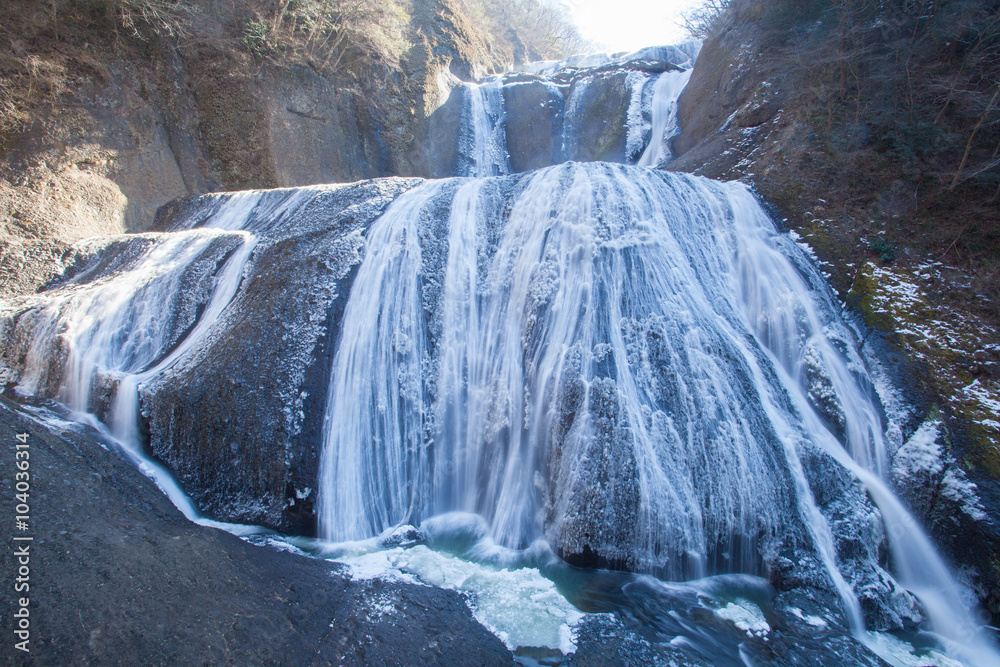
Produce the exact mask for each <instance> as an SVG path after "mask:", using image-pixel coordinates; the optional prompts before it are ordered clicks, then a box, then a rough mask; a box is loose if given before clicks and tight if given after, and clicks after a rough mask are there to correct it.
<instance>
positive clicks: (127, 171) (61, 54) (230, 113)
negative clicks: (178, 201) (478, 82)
mask: <svg viewBox="0 0 1000 667" xmlns="http://www.w3.org/2000/svg"><path fill="white" fill-rule="evenodd" d="M494 5H495V7H494ZM508 5H510V7H508ZM515 5H516V7H515ZM491 7H492V8H493V9H492V10H491V11H493V14H491V13H490V11H488V10H490V8H491ZM511 7H514V8H515V9H516V8H517V7H526V8H531V7H534V9H533V10H532V11H534V12H535V13H536V14H537V15H538V16H540V17H542V18H543V19H545V20H544V21H542V20H540V21H539V22H538V23H537V24H535V25H529V24H528V21H527V15H521V14H517V13H516V12H514V11H513V10H512V9H511ZM546 7H547V5H545V3H541V4H539V3H492V4H491V3H482V2H478V1H477V0H412V1H410V0H396V1H394V2H389V3H378V2H374V1H373V0H362V1H361V2H357V3H347V2H342V1H341V2H337V1H335V2H325V3H320V2H299V3H291V4H290V3H289V2H287V1H285V2H279V3H269V2H263V1H261V0H242V1H240V2H235V3H234V2H224V1H222V0H200V1H198V2H175V1H172V0H166V1H163V2H159V1H157V0H83V1H75V2H69V1H67V0H55V1H54V2H41V1H39V0H13V1H12V2H8V3H4V4H3V7H0V110H2V112H3V113H2V116H0V296H3V295H10V294H13V293H17V292H23V291H30V290H33V289H35V288H36V287H37V286H39V285H41V284H43V283H44V282H45V281H47V280H48V279H49V278H51V277H52V276H53V275H55V274H56V273H58V272H59V270H60V269H61V267H62V266H63V261H62V258H63V254H64V253H65V252H66V250H67V247H68V246H67V244H69V243H71V242H73V241H75V240H78V239H80V238H85V237H88V236H93V235H98V234H115V233H121V232H123V231H129V232H134V231H143V230H146V229H148V228H149V226H150V225H151V224H152V222H153V217H154V214H155V212H156V210H157V208H158V207H159V206H161V205H163V204H164V203H166V202H167V201H170V200H172V199H174V198H177V197H179V196H183V195H187V194H195V193H204V192H211V191H216V190H236V189H247V188H267V187H278V186H293V185H309V184H314V183H331V182H347V181H355V180H358V179H362V178H369V177H377V176H389V175H404V176H406V175H421V176H433V175H435V173H434V168H433V165H432V164H431V162H432V161H433V158H434V150H435V146H434V143H435V130H436V128H438V127H440V126H441V125H442V123H445V124H446V123H447V122H448V120H449V119H447V118H445V119H442V118H436V117H435V112H437V111H439V109H440V107H441V106H442V104H443V103H444V102H445V101H446V100H447V99H448V96H449V93H450V92H451V90H452V88H454V87H455V85H457V84H458V83H459V82H460V81H462V80H464V81H470V80H475V79H477V78H479V77H481V76H483V75H485V74H488V73H490V72H496V71H503V70H504V69H505V68H508V67H510V66H512V64H513V63H514V62H515V61H516V60H523V59H525V58H538V57H541V56H545V55H560V54H561V53H562V51H561V50H560V49H562V48H566V45H569V44H573V43H575V42H574V41H573V40H574V39H576V38H575V37H574V34H573V33H572V30H567V27H566V25H565V22H564V20H563V19H561V18H560V15H558V14H555V15H553V14H551V11H549V13H546V11H542V10H545V8H546ZM501 10H502V11H503V13H502V15H501V14H499V13H498V12H500V11H501ZM525 11H527V10H525ZM522 14H524V12H522ZM501 18H502V19H503V20H502V21H501ZM561 20H562V21H563V22H562V23H561V22H560V21H561ZM559 31H561V32H559ZM543 41H544V42H545V45H547V47H548V48H549V49H550V50H549V51H548V52H545V51H544V50H543V47H542V45H541V43H542V42H543ZM444 113H445V112H441V113H439V114H438V116H440V115H442V114H444ZM449 113H450V112H449ZM445 115H447V114H445ZM451 120H452V121H454V120H455V119H451Z"/></svg>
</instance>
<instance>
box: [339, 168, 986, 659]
mask: <svg viewBox="0 0 1000 667" xmlns="http://www.w3.org/2000/svg"><path fill="white" fill-rule="evenodd" d="M367 245H368V248H369V250H368V252H367V254H366V256H365V259H364V261H363V263H362V265H361V268H360V269H359V272H358V275H357V278H356V280H355V282H354V285H353V287H352V291H351V295H350V299H349V301H348V305H347V307H346V310H345V313H344V320H343V323H342V328H341V340H340V346H339V349H338V350H337V353H336V357H335V361H334V366H333V370H332V375H331V380H330V390H329V394H328V405H327V415H326V427H325V430H324V455H323V461H322V476H321V480H322V481H321V497H320V516H319V520H320V526H321V531H322V534H323V536H324V537H325V538H327V539H330V540H334V541H347V540H358V539H364V538H368V537H372V536H375V535H378V534H379V533H381V532H383V531H385V530H386V529H389V528H392V527H393V526H397V525H401V524H406V523H418V522H420V521H421V520H424V519H427V518H429V517H431V516H434V515H438V514H443V513H447V512H454V511H460V512H471V513H475V514H479V515H481V516H483V517H484V518H485V520H486V521H487V524H488V525H489V526H490V530H491V533H492V537H493V539H494V540H496V541H497V542H498V543H499V544H500V545H503V546H507V547H512V548H523V547H525V546H527V545H528V544H530V543H531V542H533V541H535V540H538V539H547V540H548V541H549V542H550V543H551V544H552V545H553V547H554V548H557V549H558V550H560V551H562V552H563V553H564V554H565V553H572V552H574V551H579V550H580V549H581V548H584V549H593V550H595V551H602V552H603V553H605V554H610V557H609V561H610V562H616V563H620V564H624V565H627V566H629V567H630V568H632V569H640V570H643V569H645V570H647V571H654V572H657V573H659V574H660V575H662V576H665V577H666V578H668V579H691V578H696V577H701V576H706V575H710V574H718V573H722V572H751V573H753V572H761V571H762V562H761V558H762V556H761V553H762V552H763V551H766V550H768V549H770V548H775V545H777V544H779V543H780V542H781V540H782V539H784V538H786V537H787V536H788V535H790V534H793V533H795V532H796V531H801V530H805V531H806V532H807V533H808V534H809V535H810V538H811V539H812V541H813V543H814V546H815V549H816V551H817V554H818V555H819V557H820V560H821V561H822V562H823V564H824V566H825V568H826V570H827V572H828V574H829V576H830V577H831V580H832V581H833V583H834V586H835V588H836V590H838V591H839V592H840V594H841V596H842V598H843V599H844V605H845V609H846V610H847V613H848V617H849V618H850V619H852V623H853V624H854V625H855V627H856V628H857V629H858V631H859V632H860V629H861V628H862V627H863V621H862V620H861V614H860V608H859V607H858V603H857V600H856V598H855V594H854V592H853V591H852V588H851V584H850V582H849V581H847V580H846V579H845V575H844V574H843V573H842V565H843V564H842V563H841V562H840V560H839V557H838V556H837V550H836V546H835V540H836V536H835V535H834V534H833V533H832V532H831V527H830V526H829V524H828V521H827V519H826V518H825V517H824V516H823V514H822V512H821V510H820V509H819V508H818V507H817V505H816V503H815V501H814V499H813V497H812V491H811V490H810V489H811V484H810V480H809V479H808V478H807V476H806V473H805V472H804V470H803V465H802V463H801V461H800V456H803V455H809V456H815V452H817V451H819V452H824V453H826V454H827V455H828V456H830V457H831V458H832V459H833V460H835V461H837V462H839V464H840V465H842V466H843V467H844V468H845V469H846V470H849V471H850V472H851V473H852V474H854V475H855V476H856V477H857V478H858V479H860V480H861V481H862V482H863V483H864V484H865V486H866V488H867V490H868V492H869V493H870V494H871V496H872V498H873V499H874V501H875V503H876V504H877V506H878V507H879V509H880V510H881V512H882V515H883V517H884V518H885V520H886V521H887V523H888V524H890V533H893V530H892V528H891V525H892V524H893V523H894V522H898V521H901V520H905V519H903V518H901V517H906V516H907V515H906V514H905V511H903V510H902V507H901V506H900V505H899V503H898V501H896V500H895V499H894V498H893V497H892V495H891V493H890V492H889V491H888V490H887V488H886V486H885V485H884V484H883V483H882V482H881V481H879V476H880V475H881V474H882V471H883V470H884V468H885V456H886V454H885V447H884V444H883V442H882V435H881V434H882V432H883V430H884V429H883V426H882V424H881V421H880V417H879V410H878V408H877V406H876V403H875V402H874V399H873V396H872V390H871V384H870V381H869V380H868V378H867V376H866V374H865V371H864V365H863V363H862V362H861V360H860V358H859V357H858V355H857V352H856V351H855V350H854V347H853V344H852V343H851V342H850V341H851V336H850V333H849V332H848V330H847V328H846V326H845V325H844V324H843V323H842V322H840V321H839V318H838V316H837V310H836V308H835V307H834V306H833V303H832V300H831V298H830V297H829V296H826V295H824V292H822V291H820V292H817V291H816V287H817V284H820V285H821V278H820V277H819V276H818V275H817V274H816V271H815V269H812V268H811V267H810V266H809V264H808V261H807V260H806V259H805V258H804V257H803V256H802V254H801V252H800V251H799V250H798V249H797V248H796V247H795V246H794V244H792V243H791V242H790V241H789V240H788V239H787V238H786V237H783V236H780V235H778V234H777V233H776V231H775V229H774V227H773V225H772V223H771V222H770V220H769V219H768V217H767V216H766V214H765V213H764V212H763V210H762V209H761V208H760V206H759V205H758V204H757V202H756V201H755V199H754V198H753V196H752V195H751V194H750V193H749V192H748V191H747V190H746V188H744V187H743V186H741V185H739V184H735V183H730V184H721V183H715V182H712V181H708V180H706V179H701V178H696V177H691V176H683V175H677V174H669V173H659V172H655V171H651V170H647V169H641V168H632V167H625V166H612V165H606V164H574V163H568V164H566V165H561V166H557V167H551V168H548V169H544V170H539V171H537V172H533V173H531V174H529V175H525V176H520V177H518V176H515V177H506V178H499V179H473V180H460V179H458V180H455V179H453V180H446V181H438V182H432V183H427V184H425V185H423V186H420V187H418V188H416V189H414V190H412V191H410V192H408V193H407V194H406V195H404V196H402V197H400V198H399V199H398V200H397V201H395V202H394V203H393V204H392V205H391V206H390V208H389V209H388V210H387V211H386V213H385V214H384V215H383V216H382V217H381V218H379V219H378V220H377V221H376V222H375V223H374V225H373V226H372V228H371V229H370V230H369V232H368V235H367ZM789 508H796V509H795V510H794V511H791V512H790V511H789ZM909 526H910V527H909V529H908V531H907V534H906V535H907V536H906V538H905V544H904V543H902V542H900V543H898V544H897V540H898V538H899V536H898V535H896V534H895V533H893V537H892V539H893V544H894V546H895V547H896V549H895V552H897V554H898V555H897V558H898V560H897V566H898V570H899V576H900V580H901V581H902V582H903V583H904V584H906V585H912V586H913V591H914V593H915V594H917V595H918V597H920V598H921V600H922V601H924V603H925V606H926V608H927V610H928V614H930V616H931V618H932V621H933V622H934V626H935V628H936V629H937V631H938V632H940V633H942V634H943V635H946V636H949V635H950V636H951V638H952V639H954V640H956V641H957V640H958V639H959V637H958V636H956V633H957V632H958V630H956V629H955V628H954V627H951V628H950V629H949V626H954V625H956V623H955V622H953V621H950V620H949V619H948V618H947V617H948V614H951V615H952V619H957V618H963V617H964V618H966V619H968V620H969V623H971V619H969V617H968V616H967V614H966V613H965V611H964V607H962V605H961V603H960V600H959V596H958V595H957V593H956V592H955V591H956V588H955V584H954V582H952V581H951V579H950V575H948V573H947V571H946V569H945V568H944V567H943V566H940V565H938V566H935V565H933V563H940V560H939V559H938V557H937V556H936V554H935V553H934V551H933V549H932V548H931V547H930V543H929V541H927V539H926V537H923V536H922V533H921V532H920V530H919V528H918V527H917V526H916V524H915V522H913V521H912V519H910V520H909ZM897 532H898V531H897ZM917 562H922V563H925V564H924V565H921V566H919V568H917V569H918V570H919V571H912V572H911V570H914V568H915V567H916V566H915V565H914V564H915V563H917ZM943 609H947V610H949V611H948V612H947V613H945V614H943V615H942V614H941V610H943ZM963 615H964V616H963ZM958 624H961V621H958ZM965 627H966V628H968V627H973V626H972V625H966V626H965ZM966 643H968V642H966ZM984 650H985V649H984ZM987 653H988V651H987ZM987 653H984V655H985V654H987Z"/></svg>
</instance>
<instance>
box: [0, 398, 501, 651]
mask: <svg viewBox="0 0 1000 667" xmlns="http://www.w3.org/2000/svg"><path fill="white" fill-rule="evenodd" d="M22 432H26V433H28V434H29V436H28V442H29V444H30V449H29V451H30V462H31V467H30V472H31V489H30V506H31V512H30V517H31V519H30V530H29V531H27V532H24V533H21V532H18V531H15V527H14V512H15V504H16V501H15V500H14V493H15V490H14V488H13V484H14V480H13V477H14V475H13V473H14V472H15V466H14V462H15V457H14V452H15V445H16V443H17V440H16V439H15V434H17V433H22ZM0 471H2V472H0V497H2V498H3V502H2V503H0V516H2V517H3V521H2V523H0V525H3V526H5V529H4V530H3V533H2V537H3V543H4V546H3V548H2V549H0V552H2V554H3V555H2V557H0V577H2V581H0V590H3V594H2V595H0V606H2V610H0V618H2V619H3V621H2V630H0V658H3V659H0V662H3V664H37V665H57V664H59V665H97V664H135V665H140V664H141V665H191V664H199V665H200V664H239V665H262V664H287V665H323V664H336V665H412V664H421V665H501V664H508V665H509V664H511V663H512V656H511V654H510V652H509V651H507V649H506V648H505V647H504V646H503V644H502V643H501V642H500V641H499V640H498V639H497V638H496V637H495V636H493V635H492V634H490V633H489V632H488V631H487V630H486V629H485V628H483V627H482V626H481V625H479V624H478V623H477V622H476V621H475V620H474V619H473V618H472V615H471V613H470V611H469V609H468V607H467V606H466V604H465V602H464V601H463V599H462V598H461V597H460V596H459V595H458V594H456V593H453V592H450V591H445V590H441V589H437V588H431V587H423V586H416V585H407V584H398V583H390V582H383V581H377V580H376V581H353V580H351V579H350V578H349V577H348V576H346V575H345V573H344V571H343V569H342V568H340V567H339V566H337V565H336V564H334V563H330V562H326V561H322V560H316V559H312V558H307V557H303V556H299V555H295V554H292V553H287V552H283V551H279V550H276V549H272V548H265V547H257V546H253V545H251V544H248V543H246V542H244V541H242V540H240V539H239V538H237V537H234V536H233V535H230V534H229V533H226V532H223V531H220V530H215V529H212V528H205V527H202V526H199V525H196V524H193V523H191V522H189V521H188V520H187V519H185V518H184V516H183V515H182V514H181V513H180V512H179V511H178V510H177V509H176V508H175V507H174V506H173V505H172V504H171V503H170V501H169V500H167V498H166V497H165V496H164V495H163V494H162V493H160V491H159V489H157V488H156V486H155V485H154V484H153V483H152V482H151V481H150V480H148V479H147V478H146V477H144V476H143V475H142V473H140V472H139V471H138V470H136V469H135V468H134V467H132V466H131V465H130V464H129V463H127V462H126V461H124V460H123V459H122V458H121V457H120V456H119V455H118V454H116V453H115V452H114V451H113V449H107V450H106V449H104V448H102V447H101V446H100V445H99V443H98V441H97V438H96V433H94V432H91V433H79V432H76V431H75V430H65V431H62V432H56V431H52V430H49V429H48V428H46V427H45V426H42V425H41V424H39V423H38V422H37V421H34V420H33V419H31V418H30V417H28V416H27V415H25V413H24V412H23V410H22V409H21V408H20V407H19V406H17V405H16V404H15V403H14V402H12V401H10V400H8V399H7V398H4V397H0ZM15 532H17V534H20V535H32V536H33V537H34V541H32V542H30V545H31V546H30V554H31V555H30V569H31V571H30V575H29V578H30V587H31V588H30V591H29V593H28V596H29V597H30V600H31V602H30V606H29V610H30V621H31V626H30V631H31V635H30V644H29V646H30V649H31V653H30V654H25V653H22V652H20V651H18V650H16V649H15V648H14V643H15V639H14V635H13V627H12V620H13V619H12V614H13V613H14V611H15V605H17V598H18V597H20V596H23V595H25V594H24V593H15V592H14V579H15V576H16V574H15V568H16V563H15V562H14V560H15V559H14V557H13V551H14V546H13V545H15V544H19V543H15V542H14V541H13V539H12V538H13V536H14V534H15Z"/></svg>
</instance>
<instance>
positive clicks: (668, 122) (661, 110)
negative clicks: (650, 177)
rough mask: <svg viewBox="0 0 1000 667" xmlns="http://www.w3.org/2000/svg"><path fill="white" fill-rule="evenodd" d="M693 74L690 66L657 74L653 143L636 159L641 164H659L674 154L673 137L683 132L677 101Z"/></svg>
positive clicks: (651, 141)
mask: <svg viewBox="0 0 1000 667" xmlns="http://www.w3.org/2000/svg"><path fill="white" fill-rule="evenodd" d="M690 78H691V70H690V69H687V70H683V71H681V72H676V71H675V72H664V73H663V74H660V75H659V76H658V77H657V78H656V82H655V83H654V84H653V98H652V101H651V102H650V106H651V114H652V132H651V135H650V139H649V144H647V146H646V149H645V150H644V151H643V152H642V155H641V156H640V157H639V161H638V162H636V164H638V165H639V166H640V167H656V166H659V165H661V164H663V163H665V162H668V161H669V160H670V159H671V158H673V153H672V151H671V150H670V140H671V139H672V138H673V137H674V136H676V135H677V133H678V132H680V126H679V125H678V124H677V103H678V101H679V100H680V97H681V93H682V92H683V91H684V86H686V85H687V82H688V79H690Z"/></svg>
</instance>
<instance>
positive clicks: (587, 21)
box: [561, 0, 701, 51]
mask: <svg viewBox="0 0 1000 667" xmlns="http://www.w3.org/2000/svg"><path fill="white" fill-rule="evenodd" d="M561 1H562V3H563V4H564V5H566V6H567V7H569V8H570V11H571V12H572V16H573V20H574V21H575V22H576V25H577V27H579V28H580V32H581V33H582V34H583V36H584V37H585V38H587V39H590V40H593V41H595V42H600V43H601V44H603V45H605V46H606V47H607V48H608V49H609V50H610V51H634V50H636V49H639V48H641V47H643V46H660V45H663V44H676V43H678V42H682V41H685V40H687V39H688V37H687V34H686V33H685V32H684V30H683V29H682V28H681V27H680V25H678V24H679V23H680V17H681V14H682V13H683V12H684V11H685V10H687V9H689V8H690V7H693V6H695V5H699V4H701V2H700V0H561Z"/></svg>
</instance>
